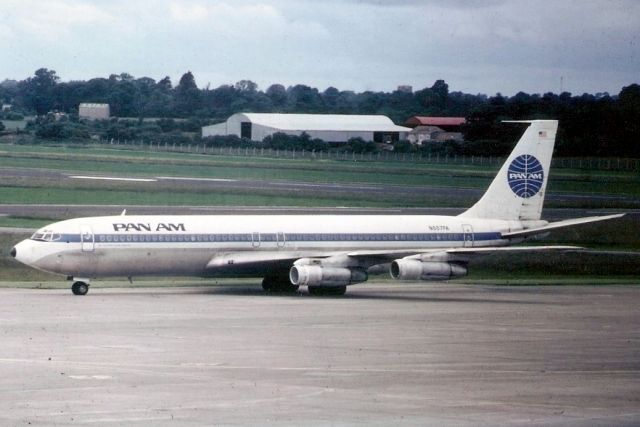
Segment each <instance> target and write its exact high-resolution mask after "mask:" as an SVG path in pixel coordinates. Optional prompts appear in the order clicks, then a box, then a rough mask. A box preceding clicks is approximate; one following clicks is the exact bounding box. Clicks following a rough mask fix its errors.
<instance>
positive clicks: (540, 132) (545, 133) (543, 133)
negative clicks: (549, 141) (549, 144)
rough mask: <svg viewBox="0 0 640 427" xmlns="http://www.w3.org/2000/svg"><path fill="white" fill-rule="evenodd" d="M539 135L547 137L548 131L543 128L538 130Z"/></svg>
mask: <svg viewBox="0 0 640 427" xmlns="http://www.w3.org/2000/svg"><path fill="white" fill-rule="evenodd" d="M538 136H539V137H540V138H546V137H547V131H546V130H541V131H539V132H538Z"/></svg>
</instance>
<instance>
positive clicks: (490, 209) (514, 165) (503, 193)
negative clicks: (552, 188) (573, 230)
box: [460, 120, 558, 221]
mask: <svg viewBox="0 0 640 427" xmlns="http://www.w3.org/2000/svg"><path fill="white" fill-rule="evenodd" d="M519 123H530V125H529V127H528V128H527V130H526V131H525V132H524V134H523V135H522V137H521V138H520V141H518V144H517V145H516V146H515V148H514V149H513V151H512V152H511V154H510V155H509V158H508V159H507V161H506V162H505V163H504V165H502V168H501V169H500V171H499V172H498V175H496V177H495V178H494V180H493V182H492V183H491V185H490V186H489V188H488V189H487V191H486V192H485V193H484V195H483V196H482V198H481V199H480V200H479V201H478V202H477V203H476V204H475V205H473V206H472V207H471V208H470V209H468V210H467V211H466V212H464V213H462V214H460V216H461V217H468V218H485V219H504V220H521V221H527V220H539V219H540V216H541V214H542V205H543V203H544V196H545V190H546V188H547V181H548V179H549V166H550V165H551V156H552V155H553V145H554V143H555V139H556V131H557V129H558V121H557V120H527V121H519Z"/></svg>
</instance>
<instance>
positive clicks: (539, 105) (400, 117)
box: [0, 68, 640, 157]
mask: <svg viewBox="0 0 640 427" xmlns="http://www.w3.org/2000/svg"><path fill="white" fill-rule="evenodd" d="M0 100H2V102H3V103H10V104H12V106H13V110H14V111H13V113H12V114H15V112H16V111H18V112H22V113H24V114H35V115H38V116H40V117H45V116H46V114H47V113H49V112H52V111H60V112H64V113H68V114H70V115H71V117H72V118H73V117H74V116H73V115H74V114H75V115H76V116H77V111H78V105H79V104H80V103H82V102H95V103H108V104H109V105H110V108H111V113H112V115H113V116H116V117H120V118H122V117H128V118H136V119H138V123H137V124H135V123H134V124H131V123H129V124H123V123H119V122H118V120H116V119H114V120H113V121H112V122H110V123H106V124H100V125H98V127H99V128H100V129H98V131H99V133H100V135H101V136H111V137H118V138H120V137H122V138H125V139H126V137H127V135H128V136H129V137H131V138H130V139H135V138H136V137H139V136H140V135H143V136H144V135H147V136H149V135H158V134H160V135H164V136H165V137H169V136H173V137H177V136H178V135H180V136H181V137H182V138H185V137H188V138H198V136H197V135H195V134H196V133H197V130H198V129H199V127H200V126H202V125H205V124H209V123H216V122H221V121H224V120H226V119H227V118H228V117H229V116H231V115H232V114H234V113H237V112H258V113H259V112H265V113H317V114H383V115H386V116H388V117H390V118H391V119H392V120H393V121H394V122H395V123H397V124H402V123H404V121H405V120H406V119H407V118H409V117H411V116H414V115H424V116H458V117H466V118H467V119H468V122H467V124H466V125H465V126H464V127H463V129H462V131H463V133H464V136H465V143H464V144H463V145H461V146H457V145H456V144H455V143H452V144H449V145H448V146H447V147H446V148H447V149H448V150H454V152H455V151H459V152H460V151H465V150H466V151H471V152H475V151H480V152H486V153H487V154H488V155H489V154H490V155H500V154H503V153H505V152H508V151H509V149H510V147H511V145H512V144H513V141H514V140H515V139H516V138H517V135H518V133H519V132H520V130H519V129H518V128H517V127H508V126H505V125H502V124H501V121H502V120H507V119H510V120H518V119H538V118H540V119H541V118H554V119H558V120H560V130H559V134H558V142H557V151H558V153H559V154H561V155H568V156H627V157H640V143H639V138H640V85H638V84H630V85H628V86H626V87H624V88H622V89H621V91H620V92H619V93H618V94H614V95H610V94H608V93H597V94H586V93H585V94H582V95H572V94H570V93H568V92H563V93H560V94H554V93H545V94H542V95H540V94H527V93H524V92H519V93H517V94H516V95H514V96H510V97H509V96H502V95H501V94H496V95H494V96H487V95H484V94H475V95H473V94H465V93H462V92H455V91H450V90H449V86H448V84H447V83H446V82H445V81H444V80H437V81H436V82H434V84H433V85H432V86H430V87H425V88H423V89H419V90H416V91H412V92H405V91H393V92H374V91H365V92H361V93H356V92H354V91H350V90H338V89H336V88H334V87H329V88H327V89H325V90H324V91H319V90H318V89H317V88H313V87H309V86H306V85H302V84H299V85H294V86H289V87H285V86H284V85H281V84H272V85H271V86H269V87H268V88H267V89H266V90H260V89H259V88H258V85H257V84H256V83H254V82H252V81H250V80H240V81H238V82H236V83H235V84H229V85H221V86H219V87H217V88H210V87H208V86H207V87H205V88H203V89H200V88H198V86H197V85H196V82H195V77H194V75H193V74H192V73H191V72H186V73H184V74H183V75H182V77H181V78H180V80H179V82H178V84H177V85H174V84H173V82H172V81H171V79H170V78H169V77H164V78H163V79H161V80H159V81H156V80H154V79H152V78H149V77H141V78H135V77H134V76H131V75H130V74H127V73H122V74H119V75H116V74H112V75H110V76H109V77H108V78H94V79H90V80H87V81H70V82H62V81H60V78H59V77H58V75H57V74H56V72H55V71H54V70H48V69H46V68H41V69H38V70H36V71H35V73H34V75H33V76H31V77H28V78H26V79H24V80H21V81H8V80H5V81H4V82H2V83H0ZM4 114H9V113H4ZM0 118H1V117H0ZM5 118H6V117H5ZM145 118H157V119H159V120H157V121H156V122H154V123H149V122H148V121H144V120H143V119H145ZM173 119H184V120H175V121H174V120H173ZM72 121H73V119H72ZM75 121H76V122H77V120H75ZM94 127H95V126H94ZM32 128H33V129H35V131H38V130H40V133H41V134H42V135H46V134H49V135H51V134H52V132H53V134H54V135H55V133H56V128H59V129H58V130H59V131H60V132H58V133H59V134H60V137H69V135H71V136H78V135H84V134H85V133H86V134H92V133H93V132H96V130H95V129H92V127H91V126H89V127H87V126H86V125H82V124H78V125H77V126H71V125H70V124H69V125H66V126H59V125H56V124H55V123H52V120H48V119H42V118H41V119H40V123H35V124H34V126H32ZM141 139H145V138H141ZM358 144H360V142H358ZM366 149H369V148H366ZM398 149H403V150H410V149H411V147H408V146H406V144H405V145H403V144H402V143H401V144H399V146H398Z"/></svg>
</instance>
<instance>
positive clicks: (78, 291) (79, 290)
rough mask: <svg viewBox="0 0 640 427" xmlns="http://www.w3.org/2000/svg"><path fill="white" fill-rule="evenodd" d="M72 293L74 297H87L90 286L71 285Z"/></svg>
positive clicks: (83, 284) (79, 283)
mask: <svg viewBox="0 0 640 427" xmlns="http://www.w3.org/2000/svg"><path fill="white" fill-rule="evenodd" d="M71 292H73V294H74V295H86V294H87V292H89V285H88V284H86V283H84V282H75V283H74V284H73V285H71Z"/></svg>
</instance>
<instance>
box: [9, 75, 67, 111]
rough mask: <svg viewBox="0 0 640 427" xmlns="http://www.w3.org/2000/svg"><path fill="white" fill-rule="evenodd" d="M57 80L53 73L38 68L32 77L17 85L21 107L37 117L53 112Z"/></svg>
mask: <svg viewBox="0 0 640 427" xmlns="http://www.w3.org/2000/svg"><path fill="white" fill-rule="evenodd" d="M58 80H59V77H58V76H57V75H56V72H55V71H53V70H47V69H46V68H40V69H38V70H36V72H35V75H34V77H29V78H28V79H27V80H25V81H22V82H20V83H18V88H19V90H20V92H21V94H22V104H23V106H24V107H25V108H27V109H29V110H32V111H35V112H36V113H37V114H38V115H43V114H46V113H47V112H49V111H51V110H53V109H54V108H55V105H56V99H55V97H54V95H55V92H54V91H55V87H56V84H57V83H58Z"/></svg>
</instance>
